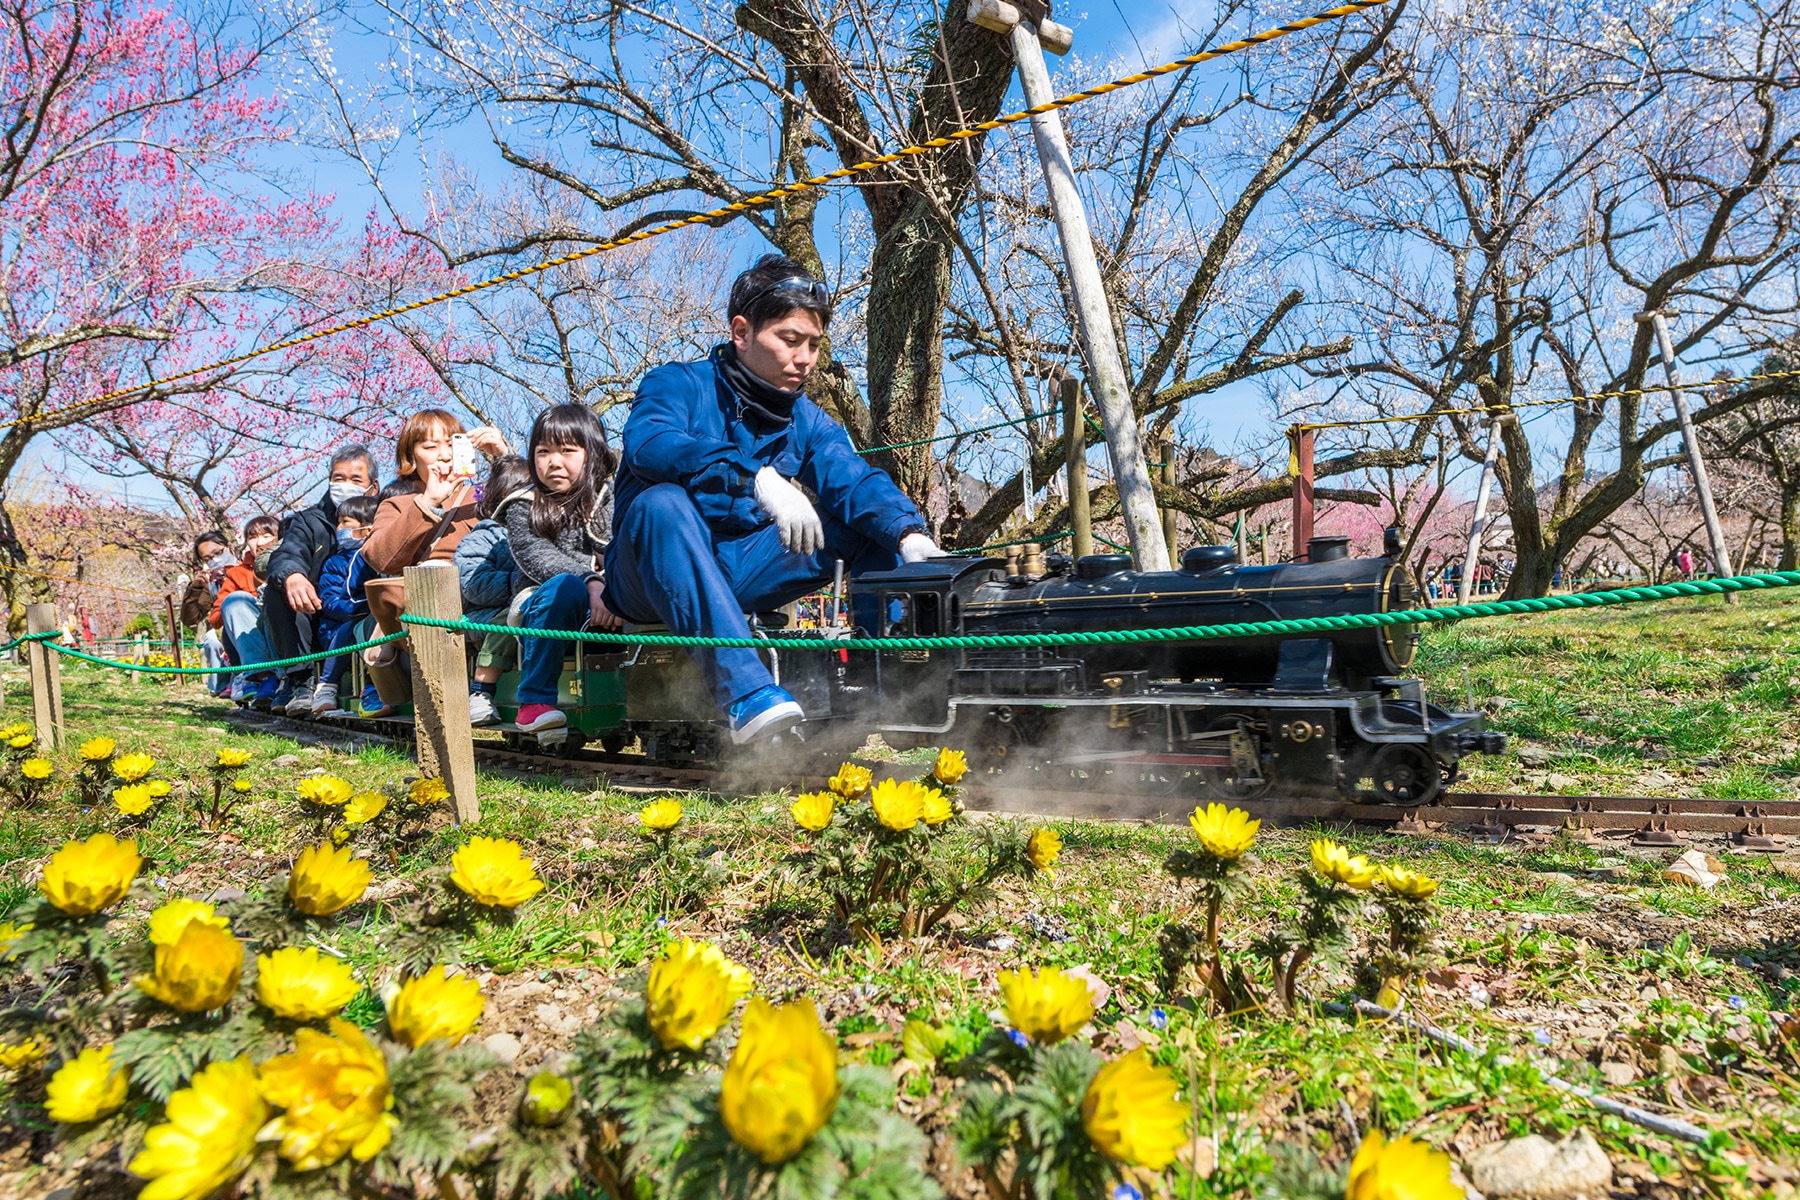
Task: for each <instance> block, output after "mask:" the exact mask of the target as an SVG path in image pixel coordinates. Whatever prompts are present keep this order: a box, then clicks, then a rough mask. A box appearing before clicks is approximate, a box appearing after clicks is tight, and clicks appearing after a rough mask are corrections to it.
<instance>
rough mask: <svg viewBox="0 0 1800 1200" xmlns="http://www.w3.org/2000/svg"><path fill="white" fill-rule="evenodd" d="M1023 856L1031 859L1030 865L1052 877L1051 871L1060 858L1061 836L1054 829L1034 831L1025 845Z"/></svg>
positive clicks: (1052, 872)
mask: <svg viewBox="0 0 1800 1200" xmlns="http://www.w3.org/2000/svg"><path fill="white" fill-rule="evenodd" d="M1025 855H1026V857H1027V858H1029V859H1031V865H1032V866H1034V867H1036V868H1037V869H1038V870H1040V871H1042V872H1044V874H1046V875H1054V874H1055V873H1056V872H1055V871H1053V870H1051V868H1052V867H1054V866H1056V860H1057V859H1059V858H1061V857H1062V834H1060V833H1058V832H1056V830H1054V829H1034V830H1032V831H1031V837H1030V839H1029V840H1027V841H1026V843H1025Z"/></svg>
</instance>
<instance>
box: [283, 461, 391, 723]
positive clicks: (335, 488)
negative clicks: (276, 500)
mask: <svg viewBox="0 0 1800 1200" xmlns="http://www.w3.org/2000/svg"><path fill="white" fill-rule="evenodd" d="M374 494H375V456H374V455H373V454H370V453H369V448H368V447H367V446H364V445H362V444H360V443H352V444H351V445H348V446H342V447H340V448H339V449H338V451H337V453H335V454H333V455H332V456H331V480H330V483H329V484H328V485H327V486H326V489H325V494H324V495H323V496H321V497H320V498H319V501H318V503H317V504H314V505H313V506H312V507H311V508H303V509H301V510H300V511H299V512H297V513H293V514H291V515H289V516H286V517H283V518H282V521H281V543H280V545H278V546H276V547H275V550H274V552H273V553H272V554H271V555H270V556H269V569H268V580H269V582H268V586H267V587H266V588H265V589H264V591H263V628H264V630H265V632H266V633H267V634H268V639H269V651H270V653H271V654H273V655H274V657H275V658H277V659H282V658H298V657H300V656H301V655H305V654H316V653H318V652H319V651H320V650H322V649H324V647H323V646H321V645H319V643H318V637H317V630H316V629H315V623H314V619H313V618H314V615H315V614H316V613H318V611H319V609H320V607H321V604H320V600H319V572H320V570H321V569H322V568H323V567H324V565H325V560H326V559H328V558H330V557H331V556H332V554H333V553H335V552H336V550H337V548H338V530H337V526H338V514H337V509H338V505H339V504H341V503H343V502H344V501H346V500H348V499H350V498H351V497H353V496H373V495H374ZM317 668H318V664H317V663H306V664H302V665H301V666H297V667H286V668H284V670H285V672H286V678H285V679H284V681H283V683H282V685H281V689H280V690H279V691H278V692H277V693H276V694H275V697H274V700H273V707H274V708H276V709H278V710H280V709H285V711H286V712H287V713H288V714H289V715H290V716H311V715H312V710H313V683H312V681H313V678H314V675H315V672H316V671H317Z"/></svg>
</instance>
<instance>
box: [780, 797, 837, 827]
mask: <svg viewBox="0 0 1800 1200" xmlns="http://www.w3.org/2000/svg"><path fill="white" fill-rule="evenodd" d="M836 807H837V797H836V796H835V795H834V794H832V793H831V792H802V793H800V796H799V798H798V799H796V800H795V801H794V803H793V804H792V805H791V806H789V808H788V812H790V813H792V814H793V817H794V823H795V824H797V825H799V826H800V828H802V829H810V830H811V831H812V832H814V833H817V832H819V831H820V830H821V829H823V828H825V827H826V826H827V825H829V824H831V813H832V810H834V809H835V808H836Z"/></svg>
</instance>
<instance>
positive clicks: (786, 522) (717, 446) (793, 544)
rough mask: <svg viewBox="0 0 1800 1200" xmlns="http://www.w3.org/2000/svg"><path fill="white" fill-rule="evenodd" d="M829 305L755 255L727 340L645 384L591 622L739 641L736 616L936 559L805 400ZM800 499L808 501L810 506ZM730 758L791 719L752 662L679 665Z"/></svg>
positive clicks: (790, 266) (796, 709)
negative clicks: (710, 710) (693, 679)
mask: <svg viewBox="0 0 1800 1200" xmlns="http://www.w3.org/2000/svg"><path fill="white" fill-rule="evenodd" d="M831 311H832V303H831V293H830V291H829V290H828V289H827V288H826V286H825V285H824V284H822V283H819V282H817V281H815V280H813V279H812V278H811V277H809V276H808V275H807V273H806V271H805V270H804V269H803V268H802V267H801V266H800V264H799V263H797V262H795V261H793V260H792V259H789V258H783V257H782V256H780V255H775V254H770V255H765V256H763V258H761V259H760V260H758V262H757V263H756V265H755V266H753V267H752V268H751V269H750V270H748V271H746V272H744V273H743V274H742V275H740V276H738V278H737V280H736V282H734V283H733V284H732V286H731V296H730V300H729V304H728V306H727V308H726V318H727V320H728V322H729V324H730V333H731V336H730V340H729V341H726V342H724V343H723V344H721V345H719V346H717V347H716V348H714V350H713V352H712V353H711V354H710V355H709V356H708V357H707V358H705V359H704V360H702V361H700V362H685V363H666V364H664V365H663V366H660V367H657V368H656V369H655V370H653V371H651V372H650V373H649V374H648V375H646V376H645V377H644V380H643V382H642V383H641V384H639V385H638V392H637V397H636V399H635V400H634V401H633V402H632V407H631V416H630V418H629V419H628V420H627V421H626V422H625V433H624V442H625V452H624V466H623V467H622V468H621V470H620V473H619V499H618V503H617V505H616V511H615V512H614V515H613V520H614V525H615V528H616V529H617V536H616V537H615V538H614V540H613V543H612V548H611V550H610V552H609V553H608V555H607V559H606V578H607V593H606V596H607V598H606V607H608V608H609V609H611V610H612V611H613V612H615V613H617V614H619V615H620V616H622V617H624V618H626V619H628V620H630V621H634V622H643V623H648V622H652V621H660V622H662V623H663V624H664V625H667V626H668V627H669V628H670V629H672V630H674V631H675V632H677V633H681V634H689V635H699V636H704V637H733V638H741V637H749V636H750V627H749V623H748V622H747V621H746V620H745V619H744V613H745V612H747V611H748V612H759V611H764V610H767V609H773V608H778V607H780V606H781V605H783V604H786V603H788V602H790V601H792V600H794V599H796V598H797V597H799V596H803V595H805V594H806V593H807V592H808V591H810V590H812V589H813V588H815V587H818V586H820V585H821V584H823V583H824V582H825V581H827V580H829V579H830V578H831V577H832V569H833V565H834V562H835V560H837V559H842V560H843V561H844V563H845V564H846V566H847V567H848V569H849V571H850V573H851V574H852V575H855V574H860V573H862V572H865V571H872V570H883V569H888V568H892V567H894V566H895V565H897V564H899V563H900V562H902V561H904V562H918V561H920V560H922V559H926V558H934V557H937V556H938V555H940V554H942V551H940V550H939V549H938V547H937V544H936V543H935V542H933V541H932V539H931V537H930V536H929V534H927V532H926V524H925V519H924V518H923V517H922V516H920V515H919V510H918V509H917V508H916V507H915V506H914V505H913V503H912V501H911V500H909V499H907V497H906V494H905V493H904V492H902V491H901V490H900V489H899V488H898V487H897V486H896V485H895V484H894V482H893V480H891V479H889V478H888V476H887V475H886V474H884V473H883V472H882V471H880V470H878V469H876V468H875V467H872V466H870V465H869V464H868V463H866V462H864V461H863V460H862V458H860V457H859V456H858V455H857V453H856V450H855V448H854V447H852V446H851V444H850V438H849V435H848V434H846V433H845V432H844V428H843V426H841V425H839V424H838V423H837V422H836V421H834V420H832V419H831V418H830V417H829V416H827V415H826V414H825V412H824V410H823V409H821V408H820V407H819V406H818V405H816V404H814V403H813V402H812V401H811V400H809V399H808V398H807V397H806V395H805V390H804V389H805V385H806V377H807V375H808V374H809V373H810V372H811V371H812V368H813V365H814V364H815V363H816V362H817V361H818V357H819V343H820V342H821V341H822V340H823V338H824V336H825V330H826V326H827V325H828V323H829V322H830V320H831ZM809 493H810V495H809ZM692 653H693V656H694V659H695V661H696V662H697V663H698V664H699V666H700V669H701V672H702V674H703V675H704V676H705V679H706V683H707V685H708V687H709V688H710V689H711V691H712V694H713V697H714V699H715V700H716V701H717V702H718V705H719V707H720V709H721V710H723V711H724V712H725V714H726V715H727V717H728V719H729V721H730V725H731V736H732V740H733V741H734V742H739V743H742V742H747V741H749V740H750V739H751V738H753V737H756V736H757V735H758V734H765V733H775V732H779V731H780V730H782V729H786V728H790V727H792V726H793V725H795V724H797V723H799V722H800V721H801V720H802V719H803V718H804V716H805V714H804V713H803V712H802V711H801V708H800V706H799V704H797V703H796V702H795V701H794V698H793V697H792V696H790V695H788V693H787V692H785V691H783V690H782V689H781V688H780V687H778V686H776V684H775V680H774V678H773V676H771V675H770V673H769V669H768V668H767V667H766V666H764V665H763V663H762V660H761V659H760V658H758V657H757V655H756V653H755V652H754V651H752V650H712V649H697V650H694V651H692Z"/></svg>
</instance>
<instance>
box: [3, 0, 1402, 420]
mask: <svg viewBox="0 0 1800 1200" xmlns="http://www.w3.org/2000/svg"><path fill="white" fill-rule="evenodd" d="M1385 3H1387V0H1349V2H1348V3H1345V4H1340V5H1338V6H1337V7H1336V8H1329V9H1326V10H1325V11H1324V12H1321V13H1317V14H1315V15H1313V16H1310V17H1302V18H1300V19H1299V20H1297V21H1289V22H1288V23H1287V24H1285V25H1277V26H1276V27H1275V28H1273V29H1265V30H1263V31H1262V32H1261V33H1253V34H1251V35H1250V36H1249V37H1246V38H1240V39H1239V40H1237V41H1235V42H1226V43H1225V44H1224V45H1222V46H1217V47H1214V48H1213V49H1211V50H1201V51H1199V52H1198V53H1195V54H1189V55H1186V56H1184V57H1182V58H1177V59H1173V60H1171V61H1169V62H1166V63H1163V64H1162V65H1161V66H1156V67H1150V68H1148V69H1147V70H1143V71H1138V72H1135V73H1134V74H1131V75H1125V76H1122V77H1120V78H1118V79H1114V80H1111V81H1109V82H1107V83H1100V84H1095V85H1094V86H1093V87H1090V88H1084V89H1082V90H1081V91H1079V92H1071V93H1069V94H1068V95H1067V96H1062V97H1059V98H1058V99H1055V100H1051V101H1048V102H1046V103H1044V104H1040V105H1037V106H1036V107H1035V108H1026V109H1021V110H1019V111H1018V112H1014V113H1007V114H1006V115H1005V116H1001V117H995V118H994V119H993V120H991V121H983V122H981V123H980V124H978V125H971V126H968V127H967V128H963V129H958V130H955V131H953V132H951V133H947V134H944V135H943V136H942V137H934V138H932V139H931V140H930V141H925V142H919V143H917V144H916V145H912V146H907V147H905V148H904V149H900V150H895V151H894V152H892V153H891V154H882V155H878V156H876V157H874V158H871V159H869V160H867V161H866V162H859V163H857V164H855V165H854V166H849V167H839V168H838V169H837V170H835V171H827V172H826V173H825V174H823V175H814V176H812V177H811V178H810V179H802V180H800V181H798V182H796V183H790V184H788V185H787V186H786V187H778V188H774V189H771V190H770V191H766V192H759V193H757V194H756V195H754V196H750V197H747V198H746V199H743V200H738V201H735V202H733V203H731V204H725V205H721V206H720V207H718V208H715V209H712V210H711V211H709V212H703V213H698V214H696V215H694V216H691V217H683V218H682V219H681V220H679V221H669V222H666V223H664V224H661V225H655V226H651V227H650V228H648V229H640V230H639V231H638V232H636V233H633V234H630V235H628V236H626V237H622V238H615V239H613V240H612V241H609V242H600V243H597V244H596V245H593V246H589V247H587V248H586V249H582V250H577V251H575V252H573V253H571V254H563V255H559V256H558V257H556V258H548V259H545V260H544V261H543V262H540V263H536V264H534V265H532V266H529V267H520V268H518V269H517V270H513V271H507V272H506V273H505V274H502V275H496V276H494V277H493V278H491V279H483V280H480V281H478V282H476V283H471V284H467V285H465V286H463V287H459V288H452V289H451V290H450V291H447V292H439V293H438V294H437V295H435V296H428V297H426V298H425V299H423V300H415V301H413V302H412V303H410V304H401V305H396V306H395V307H393V308H384V309H382V310H381V311H380V312H375V313H370V314H369V315H367V316H363V317H357V318H356V319H355V320H352V321H343V322H340V323H339V324H336V325H332V326H330V327H328V328H325V329H317V330H314V331H313V332H311V333H305V334H300V335H298V336H295V337H290V338H286V339H284V340H282V341H279V342H272V343H270V344H269V345H267V346H261V347H258V348H256V349H254V350H246V351H245V352H244V353H242V354H237V355H233V356H232V357H230V358H222V359H219V360H218V361H217V362H212V363H208V364H206V365H205V366H203V367H194V368H193V369H192V370H188V371H182V372H180V373H178V374H175V375H168V376H164V377H163V378H161V379H153V380H151V381H150V382H148V383H142V384H138V385H137V386H135V387H128V388H120V389H118V390H117V391H111V392H107V393H106V394H104V395H101V396H95V397H94V398H93V399H91V400H83V401H80V402H79V403H76V404H71V405H68V406H67V407H64V408H57V409H51V410H50V411H49V412H43V413H37V414H35V415H33V416H29V417H15V418H14V419H12V420H10V421H0V429H8V428H11V427H12V426H14V425H23V424H26V423H28V422H33V421H44V420H49V419H50V418H52V417H60V416H65V415H67V414H68V413H72V412H76V411H79V410H80V409H84V408H92V407H94V406H95V405H99V404H108V403H110V402H112V401H114V400H120V399H123V398H124V397H126V396H134V395H136V394H138V393H139V392H147V391H150V390H151V389H153V388H156V387H160V386H162V385H164V384H169V383H174V382H176V381H178V380H182V379H192V378H193V377H194V376H196V375H204V374H206V373H207V372H208V371H217V370H219V369H221V368H223V367H231V366H236V365H237V364H239V363H243V362H248V361H250V360H251V359H253V358H260V357H262V356H263V355H265V354H273V353H275V352H276V351H277V350H291V349H293V348H294V347H295V346H302V345H305V344H306V343H308V342H316V341H318V340H319V339H321V338H327V337H331V336H332V335H334V334H339V333H346V332H348V331H349V330H352V329H362V328H365V327H366V326H369V325H373V324H374V323H375V322H377V321H385V320H387V319H388V318H390V317H398V316H402V315H404V314H406V313H409V312H412V311H414V310H415V309H420V308H426V307H428V306H430V305H433V304H441V303H443V302H444V301H446V300H454V299H456V298H458V297H460V296H467V295H469V294H471V293H473V292H479V291H483V290H484V289H487V288H491V287H497V286H499V285H500V284H503V283H511V282H513V281H514V280H518V279H523V278H525V277H526V276H528V275H535V274H537V273H539V272H541V271H548V270H550V269H551V268H552V267H560V266H566V265H567V264H569V263H572V262H579V261H581V260H582V259H584V258H591V257H592V256H594V255H596V254H601V253H604V252H605V251H607V250H617V249H619V248H620V247H622V246H629V245H632V244H634V243H636V242H645V241H649V240H650V239H651V238H654V237H661V236H662V235H663V234H665V233H672V232H674V231H675V230H677V229H685V228H687V227H688V226H690V225H708V224H712V223H713V222H715V221H718V220H720V219H721V218H724V217H733V216H736V215H738V214H739V213H744V212H749V211H750V210H751V209H754V208H762V207H764V206H765V205H768V204H772V203H774V202H775V201H777V200H780V199H782V198H783V197H786V196H792V195H796V194H798V193H800V192H807V191H813V190H815V189H817V188H822V187H824V186H825V185H826V184H829V183H834V182H836V181H838V180H840V179H848V178H850V177H851V176H853V175H862V174H866V173H867V172H869V171H873V170H874V169H875V168H877V167H882V166H887V165H888V164H890V163H896V162H899V161H900V160H901V159H904V158H915V157H917V156H919V155H922V154H928V153H930V152H931V151H933V150H941V149H943V148H944V147H945V146H951V145H954V144H956V143H957V142H961V141H967V140H969V139H970V138H976V137H980V136H981V135H982V134H984V133H987V132H989V131H990V130H994V129H1000V128H1002V127H1004V126H1008V125H1016V124H1018V123H1019V122H1020V121H1026V120H1029V119H1031V118H1032V117H1035V116H1039V115H1041V114H1043V113H1047V112H1053V111H1055V110H1057V109H1062V108H1068V107H1070V106H1072V105H1076V104H1080V103H1081V102H1082V101H1084V100H1092V99H1094V98H1095V97H1097V96H1104V95H1106V94H1107V93H1108V92H1116V91H1118V90H1119V89H1121V88H1127V87H1132V86H1134V85H1136V84H1139V83H1144V82H1146V81H1148V80H1151V79H1156V78H1159V77H1160V76H1163V75H1167V74H1170V73H1171V72H1174V71H1180V70H1183V69H1184V68H1187V67H1192V66H1196V65H1198V64H1200V63H1203V62H1210V61H1211V60H1213V59H1215V58H1223V57H1224V56H1226V55H1228V54H1235V53H1236V52H1238V51H1239V50H1245V49H1248V48H1249V47H1251V46H1256V45H1261V44H1262V43H1264V42H1272V41H1275V40H1276V39H1278V38H1283V37H1286V36H1288V35H1289V34H1291V33H1298V32H1300V31H1301V30H1303V29H1311V28H1312V27H1313V26H1315V25H1323V24H1325V23H1326V22H1328V21H1335V20H1337V19H1339V18H1340V17H1346V16H1349V15H1350V14H1352V13H1358V12H1362V11H1364V10H1365V9H1370V8H1375V7H1377V6H1379V5H1381V4H1385Z"/></svg>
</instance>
